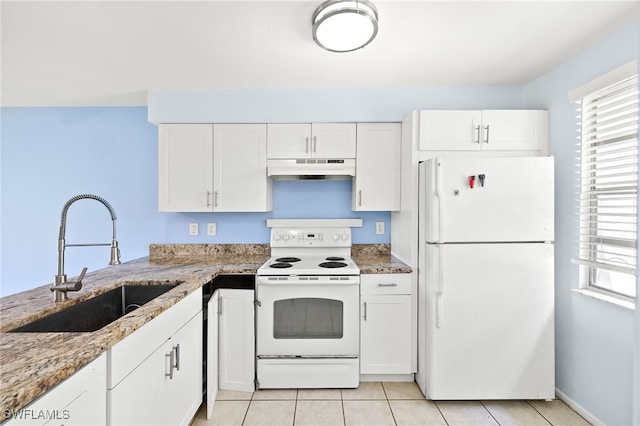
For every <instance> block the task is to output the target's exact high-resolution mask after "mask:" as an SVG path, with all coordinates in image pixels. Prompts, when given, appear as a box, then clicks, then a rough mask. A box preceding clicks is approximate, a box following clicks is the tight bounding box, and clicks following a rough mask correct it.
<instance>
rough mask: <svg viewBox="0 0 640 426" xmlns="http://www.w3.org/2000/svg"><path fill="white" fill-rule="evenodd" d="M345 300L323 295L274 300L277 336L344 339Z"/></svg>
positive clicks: (274, 326) (286, 337) (274, 320)
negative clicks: (323, 297) (328, 297)
mask: <svg viewBox="0 0 640 426" xmlns="http://www.w3.org/2000/svg"><path fill="white" fill-rule="evenodd" d="M343 312H344V303H343V302H342V301H340V300H333V299H322V298H307V297H302V298H295V299H284V300H276V301H275V302H274V304H273V337H274V338H275V339H342V336H343V334H344V327H343Z"/></svg>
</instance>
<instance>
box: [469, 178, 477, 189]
mask: <svg viewBox="0 0 640 426" xmlns="http://www.w3.org/2000/svg"><path fill="white" fill-rule="evenodd" d="M475 184H476V177H475V176H469V188H471V189H473V187H474V186H475Z"/></svg>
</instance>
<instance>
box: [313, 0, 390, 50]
mask: <svg viewBox="0 0 640 426" xmlns="http://www.w3.org/2000/svg"><path fill="white" fill-rule="evenodd" d="M312 22H313V40H314V41H315V42H316V43H317V44H318V46H320V47H322V48H323V49H326V50H328V51H330V52H352V51H354V50H357V49H361V48H363V47H365V46H366V45H367V44H369V43H371V41H372V40H373V39H374V38H375V36H376V34H378V10H377V9H376V8H375V6H374V5H373V3H371V2H370V1H367V0H328V1H325V2H324V3H322V4H321V5H320V6H318V8H317V9H316V11H315V12H313V19H312Z"/></svg>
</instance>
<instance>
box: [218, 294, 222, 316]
mask: <svg viewBox="0 0 640 426" xmlns="http://www.w3.org/2000/svg"><path fill="white" fill-rule="evenodd" d="M218 315H222V297H218Z"/></svg>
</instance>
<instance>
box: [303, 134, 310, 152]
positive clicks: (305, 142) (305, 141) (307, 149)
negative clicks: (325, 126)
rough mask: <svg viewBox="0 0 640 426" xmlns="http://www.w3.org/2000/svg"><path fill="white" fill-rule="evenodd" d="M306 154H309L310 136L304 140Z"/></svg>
mask: <svg viewBox="0 0 640 426" xmlns="http://www.w3.org/2000/svg"><path fill="white" fill-rule="evenodd" d="M304 152H305V153H306V154H308V153H309V136H307V137H305V138H304Z"/></svg>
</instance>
